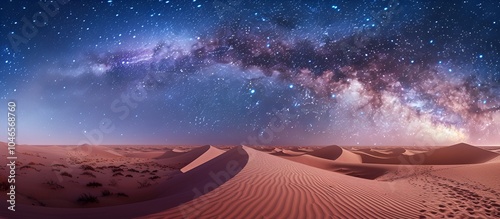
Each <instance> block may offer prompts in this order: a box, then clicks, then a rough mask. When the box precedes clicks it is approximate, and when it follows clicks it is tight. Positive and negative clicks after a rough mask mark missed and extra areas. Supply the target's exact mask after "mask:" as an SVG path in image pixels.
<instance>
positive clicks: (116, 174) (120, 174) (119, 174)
mask: <svg viewBox="0 0 500 219" xmlns="http://www.w3.org/2000/svg"><path fill="white" fill-rule="evenodd" d="M113 176H123V173H120V172H118V173H115V174H113Z"/></svg>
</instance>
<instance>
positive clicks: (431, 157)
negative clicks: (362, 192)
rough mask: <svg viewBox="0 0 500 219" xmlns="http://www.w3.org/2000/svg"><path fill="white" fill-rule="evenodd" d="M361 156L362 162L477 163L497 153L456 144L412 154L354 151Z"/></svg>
mask: <svg viewBox="0 0 500 219" xmlns="http://www.w3.org/2000/svg"><path fill="white" fill-rule="evenodd" d="M355 153H356V154H358V155H359V156H361V158H362V160H363V163H374V164H404V165H455V164H478V163H484V162H487V161H489V160H491V159H493V158H495V157H498V156H499V154H497V153H494V152H491V151H487V150H484V149H481V148H478V147H475V146H472V145H468V144H464V143H461V144H456V145H452V146H448V147H443V148H438V149H434V150H430V151H427V152H424V153H418V154H413V155H405V154H402V155H400V156H396V157H391V156H385V157H384V156H375V155H373V154H369V153H367V152H362V151H357V152H355Z"/></svg>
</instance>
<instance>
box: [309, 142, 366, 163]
mask: <svg viewBox="0 0 500 219" xmlns="http://www.w3.org/2000/svg"><path fill="white" fill-rule="evenodd" d="M307 154H309V155H312V156H315V157H320V158H324V159H329V160H335V161H339V162H346V163H361V157H360V156H359V155H357V154H355V153H352V152H350V151H348V150H345V149H343V148H341V147H339V146H337V145H332V146H328V147H324V148H321V149H318V150H314V151H312V152H309V153H307Z"/></svg>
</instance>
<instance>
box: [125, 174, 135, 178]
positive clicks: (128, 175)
mask: <svg viewBox="0 0 500 219" xmlns="http://www.w3.org/2000/svg"><path fill="white" fill-rule="evenodd" d="M125 177H132V178H133V176H132V175H130V174H127V175H126V176H125Z"/></svg>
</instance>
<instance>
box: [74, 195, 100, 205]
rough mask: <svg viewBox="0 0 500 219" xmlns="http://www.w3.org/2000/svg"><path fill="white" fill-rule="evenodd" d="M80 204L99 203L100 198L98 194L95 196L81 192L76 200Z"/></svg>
mask: <svg viewBox="0 0 500 219" xmlns="http://www.w3.org/2000/svg"><path fill="white" fill-rule="evenodd" d="M76 201H77V202H78V203H80V204H83V205H85V204H88V203H99V200H98V199H97V197H96V196H93V195H91V194H86V193H85V194H81V195H80V197H78V199H77V200H76Z"/></svg>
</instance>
